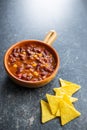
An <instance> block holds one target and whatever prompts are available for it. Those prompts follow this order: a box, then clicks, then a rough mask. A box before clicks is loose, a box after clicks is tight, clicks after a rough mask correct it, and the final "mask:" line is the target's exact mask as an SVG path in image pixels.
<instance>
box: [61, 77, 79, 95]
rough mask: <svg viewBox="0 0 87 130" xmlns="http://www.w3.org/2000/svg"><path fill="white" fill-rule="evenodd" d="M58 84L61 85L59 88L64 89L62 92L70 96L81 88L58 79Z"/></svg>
mask: <svg viewBox="0 0 87 130" xmlns="http://www.w3.org/2000/svg"><path fill="white" fill-rule="evenodd" d="M59 80H60V83H61V87H62V88H63V89H64V91H66V92H67V93H68V94H69V95H70V96H71V95H72V94H74V93H75V92H77V91H78V90H79V89H80V88H81V87H80V85H78V84H75V83H72V82H69V81H66V80H63V79H61V78H60V79H59Z"/></svg>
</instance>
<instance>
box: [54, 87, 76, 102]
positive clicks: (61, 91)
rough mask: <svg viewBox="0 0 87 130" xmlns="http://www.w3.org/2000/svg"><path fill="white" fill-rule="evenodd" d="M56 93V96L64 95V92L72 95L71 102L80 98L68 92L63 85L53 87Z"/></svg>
mask: <svg viewBox="0 0 87 130" xmlns="http://www.w3.org/2000/svg"><path fill="white" fill-rule="evenodd" d="M53 90H54V91H55V93H56V96H63V95H64V94H67V95H68V96H69V97H70V100H71V102H75V101H77V100H78V98H74V97H71V93H70V92H66V91H65V90H64V89H63V88H62V87H61V88H54V89H53Z"/></svg>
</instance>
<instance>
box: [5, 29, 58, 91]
mask: <svg viewBox="0 0 87 130" xmlns="http://www.w3.org/2000/svg"><path fill="white" fill-rule="evenodd" d="M56 36H57V34H56V32H55V31H50V32H49V33H48V34H47V36H46V38H45V39H44V41H39V40H23V41H20V42H17V43H15V44H14V45H12V46H11V47H10V48H9V49H8V50H7V51H6V53H5V56H4V67H5V70H6V72H7V74H8V75H9V76H10V78H11V79H12V80H13V81H14V82H15V83H17V84H18V85H21V86H24V87H29V88H38V87H41V86H44V85H46V84H48V83H49V82H50V81H51V80H53V79H54V77H55V76H56V74H57V72H58V69H59V64H60V59H59V55H58V53H57V52H56V51H55V49H54V48H53V47H52V46H51V44H52V43H53V41H54V40H55V39H56ZM26 43H28V44H32V43H35V44H37V46H38V44H39V45H42V46H45V47H46V48H47V49H48V50H49V52H51V54H52V55H53V57H54V58H55V61H56V68H55V70H54V71H53V73H52V74H51V76H49V77H47V78H45V79H43V80H41V81H26V80H22V79H19V78H17V77H16V76H15V75H13V73H12V72H11V71H10V70H9V67H8V57H9V55H10V53H11V52H12V50H13V49H14V48H16V47H18V46H20V45H25V44H26Z"/></svg>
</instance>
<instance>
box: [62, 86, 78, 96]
mask: <svg viewBox="0 0 87 130" xmlns="http://www.w3.org/2000/svg"><path fill="white" fill-rule="evenodd" d="M62 88H63V89H64V91H65V92H66V93H68V95H70V96H72V95H73V94H74V93H75V92H77V91H78V90H79V89H80V86H79V85H70V86H62Z"/></svg>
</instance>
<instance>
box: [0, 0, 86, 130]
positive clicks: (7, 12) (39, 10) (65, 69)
mask: <svg viewBox="0 0 87 130" xmlns="http://www.w3.org/2000/svg"><path fill="white" fill-rule="evenodd" d="M51 29H54V30H56V31H57V33H58V39H57V40H56V41H55V42H54V44H53V47H54V48H55V49H56V51H57V52H58V53H59V55H60V69H59V72H58V74H57V76H56V78H55V79H54V80H53V81H52V82H51V83H49V84H48V85H46V86H44V87H42V88H38V89H28V88H23V87H20V86H18V85H16V84H15V83H14V82H12V81H11V80H10V79H9V77H8V76H7V74H6V72H5V70H4V66H3V57H4V53H5V51H6V50H7V49H8V48H9V47H10V46H11V45H13V44H14V43H15V42H17V41H20V40H24V39H39V40H43V39H44V37H45V34H46V33H47V32H48V31H49V30H51ZM58 78H63V79H66V80H69V81H72V82H75V83H78V84H80V85H81V90H80V91H78V92H77V93H76V94H75V95H74V96H75V97H77V98H78V99H79V100H78V102H76V103H75V107H76V109H77V110H79V111H80V112H81V116H80V117H79V118H77V119H75V120H73V121H71V122H70V123H68V124H67V125H65V126H61V125H60V120H59V119H54V120H51V121H49V122H48V123H45V124H41V111H40V100H41V99H45V94H46V93H49V94H53V92H52V88H54V87H58V86H59V82H58ZM0 130H87V1H86V0H64V1H63V0H61V1H59V0H54V1H50V0H44V1H40V0H24V1H23V0H0Z"/></svg>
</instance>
